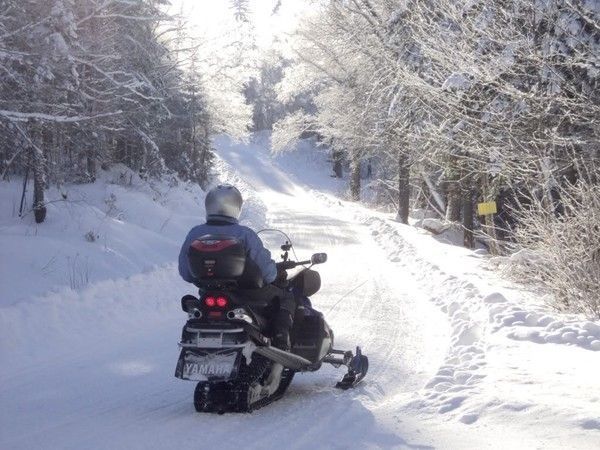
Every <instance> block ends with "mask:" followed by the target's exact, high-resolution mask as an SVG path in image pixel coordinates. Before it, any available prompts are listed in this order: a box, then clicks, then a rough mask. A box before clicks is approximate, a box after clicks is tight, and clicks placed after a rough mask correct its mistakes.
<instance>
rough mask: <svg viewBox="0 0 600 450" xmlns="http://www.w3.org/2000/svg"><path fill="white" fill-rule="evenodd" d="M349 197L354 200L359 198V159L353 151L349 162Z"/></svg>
mask: <svg viewBox="0 0 600 450" xmlns="http://www.w3.org/2000/svg"><path fill="white" fill-rule="evenodd" d="M350 197H351V198H352V200H354V201H359V200H360V160H359V159H358V156H357V155H356V154H354V153H353V154H352V161H351V162H350Z"/></svg>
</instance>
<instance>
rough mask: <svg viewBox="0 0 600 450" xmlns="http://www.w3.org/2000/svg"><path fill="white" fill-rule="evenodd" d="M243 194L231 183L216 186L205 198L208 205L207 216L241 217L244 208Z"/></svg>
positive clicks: (208, 217)
mask: <svg viewBox="0 0 600 450" xmlns="http://www.w3.org/2000/svg"><path fill="white" fill-rule="evenodd" d="M243 202H244V200H243V199H242V194H240V191H238V190H237V188H236V187H235V186H232V185H231V184H220V185H218V186H215V187H214V188H212V189H211V190H210V191H208V194H206V199H205V200H204V205H205V206H206V218H207V219H211V218H217V219H218V218H219V217H230V218H232V219H236V220H237V219H239V218H240V212H241V210H242V203H243Z"/></svg>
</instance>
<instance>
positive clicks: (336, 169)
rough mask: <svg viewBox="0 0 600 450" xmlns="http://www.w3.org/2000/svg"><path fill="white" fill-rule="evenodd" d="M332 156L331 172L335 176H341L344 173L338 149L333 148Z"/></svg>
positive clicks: (340, 153) (341, 157)
mask: <svg viewBox="0 0 600 450" xmlns="http://www.w3.org/2000/svg"><path fill="white" fill-rule="evenodd" d="M332 157H333V173H335V177H336V178H342V176H343V175H344V173H343V171H342V159H343V155H342V152H340V151H339V150H334V151H333V154H332Z"/></svg>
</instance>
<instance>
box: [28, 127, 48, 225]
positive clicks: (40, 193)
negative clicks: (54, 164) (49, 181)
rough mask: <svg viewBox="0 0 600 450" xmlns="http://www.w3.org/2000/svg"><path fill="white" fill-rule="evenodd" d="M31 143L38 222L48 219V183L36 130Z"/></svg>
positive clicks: (34, 200)
mask: <svg viewBox="0 0 600 450" xmlns="http://www.w3.org/2000/svg"><path fill="white" fill-rule="evenodd" d="M31 141H32V145H31V164H32V166H33V167H32V169H33V214H34V216H35V221H36V223H42V222H43V221H44V220H45V219H46V205H45V200H44V186H45V185H46V174H45V167H44V166H45V161H44V153H43V152H42V149H41V148H40V147H39V145H37V142H39V139H38V138H37V134H35V132H34V136H32V140H31Z"/></svg>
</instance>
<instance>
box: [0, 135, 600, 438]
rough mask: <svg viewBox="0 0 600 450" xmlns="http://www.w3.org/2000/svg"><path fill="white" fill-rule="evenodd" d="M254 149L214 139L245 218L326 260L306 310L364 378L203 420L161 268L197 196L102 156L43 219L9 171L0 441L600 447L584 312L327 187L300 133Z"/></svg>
mask: <svg viewBox="0 0 600 450" xmlns="http://www.w3.org/2000/svg"><path fill="white" fill-rule="evenodd" d="M265 142H266V141H265V136H259V137H257V139H255V140H254V141H253V143H250V144H234V143H232V142H231V141H230V140H229V139H228V138H227V137H220V138H218V139H217V140H216V141H215V144H216V146H217V147H218V153H219V156H220V160H219V161H218V162H217V169H218V171H219V172H220V173H221V178H222V179H223V180H226V181H230V182H234V183H236V184H237V185H238V186H240V187H241V188H242V190H243V193H244V196H245V197H246V198H247V202H246V206H245V209H244V213H243V221H244V222H245V223H247V224H249V225H251V226H252V227H254V228H255V229H261V228H265V227H269V228H280V229H282V230H284V231H286V232H287V233H288V234H289V235H290V236H291V238H292V240H293V242H294V244H295V246H296V251H297V252H298V255H299V256H303V255H304V256H306V255H309V254H310V253H312V252H317V251H325V252H327V253H328V254H329V261H328V262H327V263H326V264H324V265H323V266H320V268H319V270H320V272H321V274H322V277H323V288H322V290H321V291H320V292H319V293H318V294H317V295H315V296H314V298H313V303H314V305H315V306H316V307H317V308H318V309H320V310H321V311H323V312H324V313H325V314H326V317H327V319H328V321H329V322H330V324H331V325H332V327H333V329H334V331H335V334H336V339H337V342H336V343H337V346H338V347H342V348H346V347H348V348H352V347H353V346H354V345H356V344H360V345H361V346H362V347H363V349H364V351H365V353H366V354H367V355H368V356H369V358H370V372H369V374H368V377H367V379H366V380H365V382H364V383H363V384H362V385H361V386H360V387H358V388H357V389H355V390H352V391H346V392H341V391H338V390H336V389H335V388H333V386H334V384H335V382H336V381H337V379H338V378H339V377H340V376H341V375H342V372H341V370H336V369H334V368H330V367H327V368H324V369H323V370H321V371H319V372H317V373H312V374H305V375H299V376H298V377H297V378H296V379H295V380H294V382H293V384H292V386H291V387H290V389H289V391H288V395H286V397H285V398H284V399H282V400H281V401H279V402H277V403H275V404H273V405H271V406H269V407H267V408H264V409H262V410H260V411H257V412H255V413H254V414H250V415H231V414H228V415H224V416H215V415H199V414H197V413H196V412H195V411H194V408H193V405H192V402H191V400H192V392H193V388H194V383H191V382H184V381H181V380H178V379H176V378H174V377H173V372H174V367H175V362H176V359H177V356H178V351H177V346H176V343H177V340H178V338H179V333H180V327H181V325H182V324H183V322H184V319H185V315H184V314H183V313H182V312H181V311H180V309H179V298H180V296H181V295H182V294H184V293H187V292H192V290H191V289H190V286H188V285H186V283H184V282H183V281H181V280H180V279H179V278H178V275H177V273H176V267H175V264H174V262H175V259H176V255H177V252H178V250H179V245H180V241H181V240H182V239H183V237H184V234H185V233H186V232H187V229H188V228H189V227H190V226H191V225H193V224H195V223H197V222H200V221H201V219H202V216H203V207H202V199H203V194H202V192H201V191H200V190H199V189H198V188H196V187H193V186H189V185H187V184H183V183H174V182H172V181H171V182H168V181H164V182H153V183H146V182H143V181H142V180H139V179H136V178H135V177H134V176H131V174H130V173H129V172H127V171H126V170H124V169H121V170H119V169H115V170H112V171H110V172H107V173H104V174H102V176H101V177H100V178H101V179H100V181H98V182H96V183H95V184H93V185H85V186H67V187H63V188H62V189H61V190H59V189H53V190H51V191H50V193H49V198H50V200H52V201H53V202H52V203H50V207H49V211H48V221H47V222H46V223H44V224H43V225H40V226H37V225H35V224H34V223H33V219H32V218H31V217H29V216H28V217H25V218H24V219H19V218H18V217H16V213H15V211H16V206H18V200H19V194H20V184H19V183H18V182H11V183H1V184H0V214H1V215H0V261H1V266H0V286H2V287H1V293H2V298H1V303H0V361H1V362H2V364H1V365H0V405H2V407H1V408H0V448H2V449H4V448H7V449H30V448H60V449H81V448H102V449H121V448H122V449H125V448H127V449H135V448H140V449H142V448H143V449H149V448H152V449H154V448H165V449H167V448H168V449H171V448H177V449H187V448H190V449H192V448H224V449H228V448H240V447H242V446H243V447H245V448H451V449H454V448H459V449H460V448H476V449H479V448H544V449H548V448H557V449H559V448H561V449H562V448H581V449H588V448H599V447H600V393H598V388H599V387H600V382H599V381H598V380H599V378H598V374H599V373H600V351H598V350H600V325H599V324H598V323H593V322H587V321H584V320H581V319H580V318H578V317H567V316H563V315H558V314H555V313H553V312H551V311H549V310H548V309H547V308H546V307H545V306H544V304H543V302H542V301H541V299H537V298H535V296H534V295H533V294H531V293H527V292H524V291H522V290H519V289H517V288H515V287H514V286H512V285H510V284H509V283H506V282H504V281H502V280H501V279H499V278H498V276H497V275H495V273H494V272H492V271H491V270H489V269H488V264H487V262H486V258H485V257H484V256H482V255H481V254H479V253H473V252H470V251H468V250H465V249H462V248H460V247H455V246H451V245H447V244H444V243H440V242H438V241H437V240H436V239H434V238H432V236H431V235H429V233H427V232H425V231H423V230H421V229H417V228H413V227H408V226H404V225H401V224H398V223H396V222H394V221H393V220H391V216H389V215H386V214H382V213H378V212H373V211H372V210H369V209H367V208H365V207H362V206H360V205H356V204H353V203H349V202H345V201H343V200H340V196H339V194H340V192H341V191H342V190H343V186H342V185H341V184H340V183H339V182H338V181H337V180H335V179H333V178H331V177H329V171H328V170H327V169H326V167H325V166H323V164H319V163H318V162H319V161H320V160H322V159H323V158H324V157H325V156H324V155H323V154H321V153H319V152H315V151H312V150H311V147H310V145H309V144H308V143H304V144H302V148H301V150H302V151H298V152H294V153H291V154H284V155H281V156H278V157H275V158H273V157H270V156H269V155H268V152H267V151H266V145H265ZM130 177H131V178H130ZM63 194H65V195H66V196H67V198H66V199H64V198H63ZM15 205H16V206H15ZM90 232H91V235H90V234H89V233H90ZM86 235H88V237H87V238H86ZM91 236H93V238H92V237H91ZM263 236H264V237H265V241H266V242H268V244H269V245H271V246H272V247H273V248H275V245H276V244H279V243H280V242H278V238H275V237H274V236H273V235H270V234H264V235H263Z"/></svg>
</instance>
